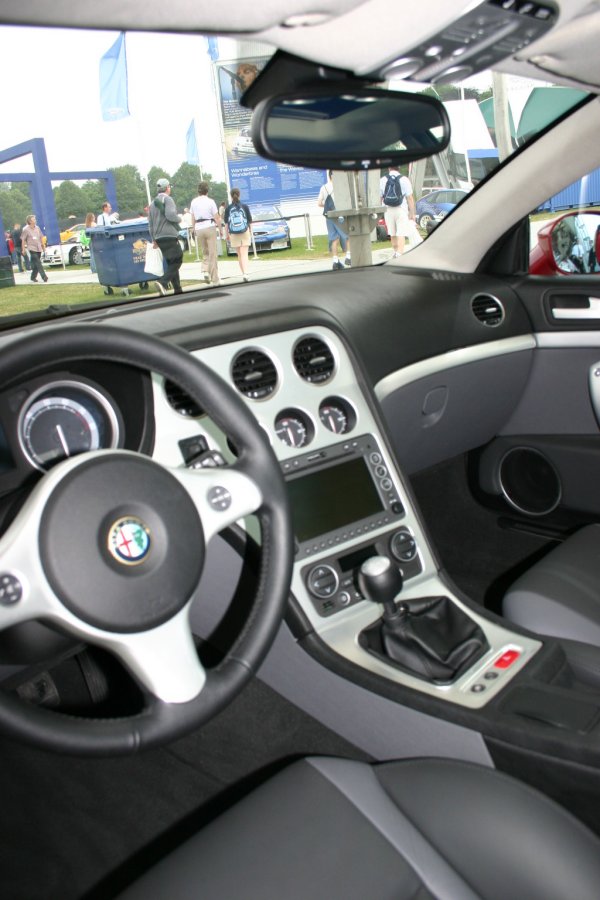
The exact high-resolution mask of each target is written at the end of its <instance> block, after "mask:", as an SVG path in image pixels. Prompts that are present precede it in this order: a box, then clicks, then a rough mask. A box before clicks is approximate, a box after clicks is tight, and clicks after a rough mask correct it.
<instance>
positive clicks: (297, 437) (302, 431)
mask: <svg viewBox="0 0 600 900" xmlns="http://www.w3.org/2000/svg"><path fill="white" fill-rule="evenodd" d="M275 434H276V435H277V437H278V438H279V440H280V441H283V443H284V444H287V446H288V447H295V448H297V447H305V446H306V444H308V443H310V441H311V439H312V434H313V429H312V428H311V425H310V423H309V422H308V421H307V419H306V417H305V416H303V415H302V413H301V412H299V411H297V410H284V411H283V412H281V413H280V414H279V415H278V416H277V418H276V419H275Z"/></svg>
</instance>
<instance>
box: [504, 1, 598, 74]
mask: <svg viewBox="0 0 600 900" xmlns="http://www.w3.org/2000/svg"><path fill="white" fill-rule="evenodd" d="M599 46H600V10H599V9H598V8H597V6H595V8H594V10H593V11H591V12H589V13H587V14H585V15H582V16H578V17H577V18H575V19H572V20H571V21H570V22H568V23H567V24H566V25H563V26H562V27H561V28H559V29H557V30H556V31H553V32H551V33H550V34H548V35H547V36H545V37H543V38H541V40H539V41H537V42H536V44H535V53H533V54H531V56H527V57H525V56H523V55H519V56H518V57H517V58H518V59H521V60H525V59H526V61H527V62H529V63H530V64H531V65H533V66H535V67H536V68H537V69H538V70H540V71H541V72H543V73H545V74H546V75H548V76H554V77H555V78H557V79H560V80H562V81H563V82H564V81H565V80H569V81H571V82H573V83H574V84H577V85H578V86H579V87H586V88H590V89H592V90H598V89H600V54H599V53H598V47H599Z"/></svg>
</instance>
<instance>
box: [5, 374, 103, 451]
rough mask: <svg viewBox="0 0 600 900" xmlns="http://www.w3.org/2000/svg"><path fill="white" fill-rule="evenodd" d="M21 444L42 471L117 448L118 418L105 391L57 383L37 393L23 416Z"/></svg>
mask: <svg viewBox="0 0 600 900" xmlns="http://www.w3.org/2000/svg"><path fill="white" fill-rule="evenodd" d="M18 427H19V440H20V442H21V446H22V448H23V452H24V454H25V456H27V458H28V459H29V461H30V462H31V463H32V464H33V465H34V466H35V467H36V468H38V469H49V468H51V467H52V466H53V465H56V463H58V462H60V461H61V460H63V459H68V458H69V457H71V456H76V455H77V454H78V453H86V452H88V451H90V450H101V449H104V448H108V447H116V446H117V444H118V439H119V422H118V419H117V414H116V412H115V410H114V409H113V407H112V405H111V404H110V403H109V401H108V398H107V397H105V396H104V394H103V393H101V391H99V390H97V389H96V388H94V387H93V386H92V385H91V384H88V383H86V382H83V381H82V382H75V381H56V382H54V383H53V384H51V385H46V386H44V387H43V388H40V389H39V390H37V391H35V392H34V393H33V394H32V395H31V396H30V398H29V400H28V402H27V403H26V405H25V406H24V407H23V409H22V410H21V413H20V416H19V426H18Z"/></svg>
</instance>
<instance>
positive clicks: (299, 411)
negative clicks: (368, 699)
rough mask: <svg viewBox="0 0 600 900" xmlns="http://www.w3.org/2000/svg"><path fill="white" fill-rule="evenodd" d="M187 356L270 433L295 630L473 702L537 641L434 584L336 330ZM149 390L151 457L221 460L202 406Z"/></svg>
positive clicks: (159, 388)
mask: <svg viewBox="0 0 600 900" xmlns="http://www.w3.org/2000/svg"><path fill="white" fill-rule="evenodd" d="M195 355H197V356H198V357H199V358H200V359H202V360H203V361H204V362H205V363H207V364H208V365H209V366H210V367H211V368H212V369H214V370H215V371H217V372H218V373H219V374H220V375H221V376H222V377H223V378H224V379H225V380H226V381H228V382H229V383H230V384H232V385H233V387H234V389H235V390H237V391H238V392H239V393H241V394H242V396H243V397H244V398H245V400H246V403H247V404H248V406H249V408H250V409H251V410H252V412H253V414H254V415H255V416H256V418H257V419H258V421H259V422H260V424H261V425H262V426H263V427H264V429H265V431H266V432H267V434H268V435H269V439H270V441H271V444H272V447H273V450H274V451H275V454H276V456H277V458H278V460H279V462H280V465H281V469H282V472H283V475H284V478H285V480H286V482H287V485H288V488H289V493H290V500H291V507H292V515H293V524H294V532H295V536H296V545H295V564H294V573H293V580H292V593H293V596H294V598H295V602H296V603H297V604H298V605H299V609H300V615H301V617H302V618H303V620H304V621H305V622H306V623H307V627H310V628H312V629H313V630H314V632H316V634H318V636H319V638H320V639H321V641H323V642H324V644H325V645H326V646H327V647H328V648H329V649H330V650H333V651H334V652H335V653H336V654H338V655H339V656H340V657H342V658H343V659H344V660H345V661H346V662H350V663H353V664H354V665H355V666H358V667H360V668H361V669H363V670H367V671H368V672H370V673H374V674H376V675H379V676H381V677H383V678H386V679H388V680H390V681H392V682H395V683H397V684H400V685H403V686H405V687H410V688H413V689H415V690H417V691H420V692H423V693H426V694H429V695H432V696H435V697H438V698H441V699H444V700H450V701H452V702H453V703H457V704H459V705H462V706H465V707H469V708H472V709H477V708H480V707H482V706H484V705H485V704H486V703H487V702H488V701H489V700H490V699H491V698H492V697H494V696H495V695H496V694H497V693H498V692H499V691H500V690H501V689H502V688H503V687H504V686H505V685H506V684H507V683H508V682H509V681H510V680H511V679H512V677H513V676H514V675H515V674H516V673H517V672H519V671H520V670H521V669H522V668H523V667H524V666H525V665H526V664H527V662H528V660H529V659H531V658H532V657H533V656H534V654H535V653H536V652H537V650H538V649H539V648H540V647H541V643H540V642H538V641H535V640H531V639H528V638H526V637H523V636H520V635H516V634H514V633H512V632H511V631H509V630H508V629H506V628H504V627H502V626H500V625H498V624H496V623H495V622H492V621H489V620H488V619H487V618H485V617H484V616H483V615H480V614H479V613H478V612H476V611H475V610H474V609H472V608H470V607H468V606H467V605H466V604H465V603H463V602H462V601H461V600H460V599H459V598H458V597H457V596H455V594H454V593H453V592H452V590H450V589H449V587H448V585H447V584H446V583H445V582H444V581H443V579H442V577H441V576H440V573H439V572H438V569H437V565H436V562H435V560H434V557H433V554H432V551H431V548H430V547H429V544H428V541H427V539H426V537H425V534H424V532H423V530H422V527H421V524H420V521H419V519H418V516H417V513H416V510H415V509H414V507H413V505H412V502H411V500H410V496H409V493H408V490H407V488H406V486H405V484H404V482H403V479H402V476H401V473H400V472H399V470H398V468H397V464H396V462H395V460H394V457H393V456H392V454H391V452H390V450H389V449H388V443H387V440H386V437H385V435H384V433H383V431H382V428H381V425H380V423H379V420H378V418H377V414H376V413H375V412H374V409H373V407H372V405H371V402H370V398H369V397H368V396H367V394H366V393H365V392H364V391H363V390H362V388H361V376H360V373H359V371H358V369H357V368H356V367H355V366H354V364H353V361H352V359H351V356H350V353H349V351H348V349H347V348H346V346H345V344H344V342H343V341H342V339H341V338H340V336H339V335H338V334H336V333H335V332H334V331H333V330H330V329H328V328H325V327H323V326H319V327H314V328H313V327H309V328H301V329H292V330H289V331H285V332H280V333H276V334H265V335H260V336H255V337H254V338H253V339H252V340H251V341H248V340H245V341H234V342H231V343H228V344H226V345H221V346H219V347H208V348H205V349H202V350H198V351H195ZM154 389H155V409H156V416H157V429H156V431H157V441H156V447H155V457H156V458H158V459H160V460H162V461H164V462H168V463H169V464H171V465H176V464H180V465H181V464H184V463H185V464H187V465H211V466H212V465H218V464H219V463H220V462H221V463H222V462H227V461H232V460H233V459H234V455H233V452H232V448H231V447H229V446H228V445H227V442H226V441H225V438H224V436H223V435H222V434H220V433H219V432H218V430H217V429H216V427H215V425H214V423H212V422H210V421H209V420H208V419H207V417H205V416H203V415H202V411H201V410H192V415H190V414H189V413H190V410H189V408H188V406H187V405H186V402H185V398H181V396H179V395H177V394H174V393H173V392H172V391H169V394H168V395H167V392H166V391H165V388H164V384H163V382H162V380H161V379H159V378H157V379H155V384H154ZM188 400H189V398H188ZM182 410H183V412H184V413H187V415H183V416H182V415H178V412H181V411H182ZM246 527H247V529H248V530H249V531H250V532H252V530H253V528H255V523H254V522H253V521H252V520H248V522H247V523H246ZM256 536H258V535H256ZM373 560H379V562H378V563H377V562H376V563H373ZM373 566H375V568H376V569H377V568H378V567H379V568H382V567H383V568H384V569H386V570H387V572H388V575H385V576H384V577H383V581H382V580H381V578H380V579H379V581H378V580H377V578H376V579H375V581H373V579H372V578H371V579H369V577H366V576H365V571H367V572H368V571H369V569H370V568H373ZM388 576H389V577H390V578H391V581H389V584H388V581H386V579H388ZM382 584H384V586H385V585H387V587H385V589H384V590H383V594H382V592H381V586H382ZM382 611H383V615H382ZM390 648H391V649H390Z"/></svg>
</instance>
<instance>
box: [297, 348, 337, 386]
mask: <svg viewBox="0 0 600 900" xmlns="http://www.w3.org/2000/svg"><path fill="white" fill-rule="evenodd" d="M294 367H295V369H296V372H297V373H298V375H299V376H300V378H303V379H304V381H309V382H310V383H311V384H321V383H322V382H324V381H329V379H330V378H331V376H332V375H333V371H334V369H335V361H334V358H333V353H332V352H331V350H330V349H329V347H328V346H327V344H326V343H325V341H322V340H321V339H320V338H317V337H305V338H302V340H300V341H298V343H297V344H296V346H295V348H294Z"/></svg>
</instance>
